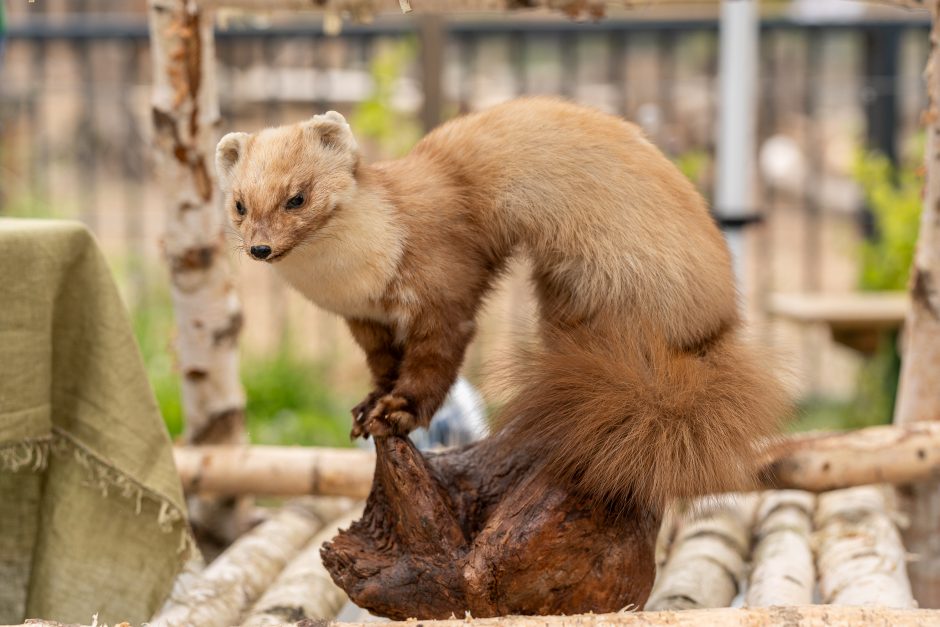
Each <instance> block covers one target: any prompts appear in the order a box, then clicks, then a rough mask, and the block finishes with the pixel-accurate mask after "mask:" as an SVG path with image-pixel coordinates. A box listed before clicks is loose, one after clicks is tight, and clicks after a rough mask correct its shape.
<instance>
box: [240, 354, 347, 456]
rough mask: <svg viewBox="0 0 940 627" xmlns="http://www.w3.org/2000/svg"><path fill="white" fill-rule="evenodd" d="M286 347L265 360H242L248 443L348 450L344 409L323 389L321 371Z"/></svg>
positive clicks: (315, 364) (322, 371)
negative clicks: (313, 446) (331, 447)
mask: <svg viewBox="0 0 940 627" xmlns="http://www.w3.org/2000/svg"><path fill="white" fill-rule="evenodd" d="M289 347H290V343H289V342H285V343H284V344H283V345H282V347H281V349H280V350H279V351H277V352H275V353H274V354H273V355H271V356H269V357H264V358H261V359H258V358H246V359H245V360H244V366H243V368H242V382H243V383H244V385H245V393H246V395H247V398H248V405H247V412H248V433H249V435H250V437H251V440H252V442H264V443H265V444H298V445H299V444H303V445H315V446H349V420H348V418H349V408H348V407H346V406H345V405H343V404H342V403H341V402H340V400H339V399H338V398H337V397H336V396H335V395H334V394H332V393H331V391H330V389H329V387H328V386H327V385H325V382H326V381H327V377H326V368H325V367H324V365H322V364H317V363H314V362H312V361H310V360H305V359H303V358H301V357H299V356H297V355H296V354H295V353H294V352H293V351H292V350H291V349H290V348H289Z"/></svg>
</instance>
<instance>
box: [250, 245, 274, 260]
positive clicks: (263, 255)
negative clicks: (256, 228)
mask: <svg viewBox="0 0 940 627" xmlns="http://www.w3.org/2000/svg"><path fill="white" fill-rule="evenodd" d="M249 252H251V256H252V257H254V258H255V259H267V258H268V257H269V256H270V255H271V247H270V246H268V245H267V244H260V245H258V246H252V247H251V248H250V249H249Z"/></svg>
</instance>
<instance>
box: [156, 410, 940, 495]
mask: <svg viewBox="0 0 940 627" xmlns="http://www.w3.org/2000/svg"><path fill="white" fill-rule="evenodd" d="M174 456H175V458H176V465H177V468H178V470H179V473H180V478H181V479H182V482H183V488H184V489H185V490H186V491H187V492H188V493H194V492H208V493H217V494H228V495H236V494H264V495H279V496H297V495H302V494H321V495H331V496H351V497H356V498H362V497H364V496H366V495H367V494H368V493H369V488H370V487H371V485H372V471H373V469H374V466H375V455H374V454H372V453H371V452H369V451H362V450H357V449H330V448H310V447H287V446H221V445H220V446H178V447H176V448H175V450H174ZM933 476H940V424H931V423H919V424H912V425H906V426H903V427H898V426H882V427H868V428H866V429H859V430H857V431H849V432H845V433H809V434H797V435H793V436H790V437H789V438H786V439H783V440H782V441H781V442H779V443H775V444H774V446H773V448H772V450H771V451H770V452H768V453H767V463H766V465H765V471H764V473H763V475H762V477H761V487H762V488H776V489H783V488H786V489H796V490H807V491H810V492H825V491H827V490H835V489H839V488H847V487H852V486H859V485H867V484H873V483H895V484H897V483H907V482H910V481H916V480H921V479H924V478H928V477H933Z"/></svg>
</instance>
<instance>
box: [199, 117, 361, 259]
mask: <svg viewBox="0 0 940 627" xmlns="http://www.w3.org/2000/svg"><path fill="white" fill-rule="evenodd" d="M215 161H216V169H217V172H218V175H219V181H220V183H221V187H222V190H223V191H224V192H225V204H226V209H227V210H228V212H229V215H230V216H231V219H232V224H234V226H235V228H236V229H237V230H238V233H239V234H240V236H241V238H242V241H243V244H244V249H245V252H246V253H248V255H250V256H251V257H253V258H255V259H260V260H265V261H275V260H278V259H280V258H281V257H283V256H284V255H286V254H288V253H289V252H291V251H292V250H294V248H296V247H298V246H301V245H302V244H306V243H309V242H312V241H313V240H315V238H316V237H317V234H318V233H319V232H320V231H321V230H322V229H324V228H325V227H327V225H328V224H329V222H330V220H331V218H332V217H333V215H334V213H335V212H336V210H337V207H339V206H340V205H341V204H342V203H343V201H344V200H345V199H348V198H350V197H351V195H352V194H353V193H354V192H355V190H356V177H355V174H356V168H357V167H358V164H359V148H358V145H357V144H356V140H355V138H354V137H353V135H352V131H351V130H350V128H349V124H347V123H346V120H345V119H344V118H343V116H342V115H340V114H339V113H337V112H335V111H329V112H327V113H324V114H323V115H315V116H313V117H312V118H310V119H309V120H307V121H306V122H301V123H299V124H294V125H291V126H281V127H277V128H268V129H265V130H263V131H260V132H258V133H254V134H250V135H249V134H248V133H229V134H228V135H226V136H225V137H223V138H222V140H221V141H220V142H219V145H218V147H217V148H216V152H215Z"/></svg>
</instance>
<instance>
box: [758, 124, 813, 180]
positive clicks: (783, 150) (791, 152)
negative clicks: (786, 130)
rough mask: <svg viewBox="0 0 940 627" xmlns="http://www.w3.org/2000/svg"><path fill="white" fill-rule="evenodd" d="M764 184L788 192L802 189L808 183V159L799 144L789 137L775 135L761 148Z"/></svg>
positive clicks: (760, 159)
mask: <svg viewBox="0 0 940 627" xmlns="http://www.w3.org/2000/svg"><path fill="white" fill-rule="evenodd" d="M758 162H759V163H760V172H761V176H762V177H763V179H764V183H766V184H768V185H770V186H772V187H775V188H777V189H784V190H787V191H792V190H799V189H802V187H803V184H804V182H805V181H806V158H805V157H804V156H803V151H802V150H800V146H799V144H797V143H796V140H794V139H793V138H792V137H789V136H787V135H779V134H778V135H773V136H772V137H770V138H768V139H767V140H766V141H765V142H764V143H763V145H762V146H761V147H760V156H759V157H758Z"/></svg>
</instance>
